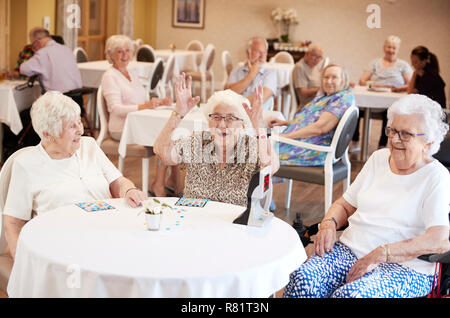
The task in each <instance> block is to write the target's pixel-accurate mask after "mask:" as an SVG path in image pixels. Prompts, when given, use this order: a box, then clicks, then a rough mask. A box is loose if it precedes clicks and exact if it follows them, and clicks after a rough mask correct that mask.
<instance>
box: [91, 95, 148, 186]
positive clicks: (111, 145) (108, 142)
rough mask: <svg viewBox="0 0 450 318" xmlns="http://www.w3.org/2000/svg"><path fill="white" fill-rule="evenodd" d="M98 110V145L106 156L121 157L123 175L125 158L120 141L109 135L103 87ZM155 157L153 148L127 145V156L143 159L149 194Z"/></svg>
mask: <svg viewBox="0 0 450 318" xmlns="http://www.w3.org/2000/svg"><path fill="white" fill-rule="evenodd" d="M97 109H98V114H99V117H100V133H99V135H98V137H97V144H98V145H99V146H100V148H101V149H102V150H103V152H104V153H105V154H106V155H113V156H117V155H118V156H119V161H118V168H119V170H120V172H122V173H123V166H124V161H125V158H123V157H121V156H120V154H119V150H118V149H119V143H120V142H119V141H117V140H114V139H112V138H111V136H110V135H109V130H108V122H109V111H108V108H107V105H106V101H105V99H104V98H103V93H102V87H101V86H99V88H98V94H97ZM153 155H154V152H153V148H152V147H145V146H140V145H127V156H129V157H141V158H142V191H143V192H144V193H148V173H149V164H150V157H151V156H153Z"/></svg>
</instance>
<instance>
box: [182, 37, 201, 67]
mask: <svg viewBox="0 0 450 318" xmlns="http://www.w3.org/2000/svg"><path fill="white" fill-rule="evenodd" d="M186 50H188V51H198V52H203V51H204V50H205V49H204V46H203V43H202V42H200V41H199V40H192V41H189V43H188V44H187V45H186ZM201 63H202V55H201V54H197V58H196V60H195V64H196V71H197V70H198V68H199V67H200V64H201Z"/></svg>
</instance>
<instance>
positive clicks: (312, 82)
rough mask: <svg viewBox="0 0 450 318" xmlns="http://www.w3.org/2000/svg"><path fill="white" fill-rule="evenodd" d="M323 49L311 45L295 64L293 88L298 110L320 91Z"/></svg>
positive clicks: (316, 45) (317, 45)
mask: <svg viewBox="0 0 450 318" xmlns="http://www.w3.org/2000/svg"><path fill="white" fill-rule="evenodd" d="M324 64H325V62H324V59H323V49H322V47H321V46H320V45H319V44H317V43H313V44H310V45H309V46H308V51H307V52H306V53H305V56H304V57H303V58H302V59H301V60H300V61H298V62H297V64H295V67H294V70H293V72H294V74H293V80H294V87H295V91H296V95H297V101H298V102H299V103H298V110H300V109H301V108H303V106H305V105H306V104H308V103H309V102H310V101H311V100H312V99H313V98H314V97H315V96H316V94H317V92H318V91H319V89H320V86H321V85H320V78H321V75H322V70H323V68H324V67H325V66H326V65H324Z"/></svg>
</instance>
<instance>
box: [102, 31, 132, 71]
mask: <svg viewBox="0 0 450 318" xmlns="http://www.w3.org/2000/svg"><path fill="white" fill-rule="evenodd" d="M125 44H128V47H129V48H130V49H131V50H133V53H134V43H133V41H132V40H131V39H130V37H128V36H126V35H122V34H118V35H112V36H110V37H109V38H108V40H106V45H105V55H106V59H107V60H108V62H109V63H110V64H113V63H114V62H113V60H112V58H111V54H112V53H113V52H114V51H115V50H116V49H117V48H120V47H124V46H125Z"/></svg>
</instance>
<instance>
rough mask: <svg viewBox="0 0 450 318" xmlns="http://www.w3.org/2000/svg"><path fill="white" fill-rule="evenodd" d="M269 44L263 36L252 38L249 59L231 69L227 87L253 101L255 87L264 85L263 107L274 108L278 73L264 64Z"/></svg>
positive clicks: (248, 52) (248, 51) (249, 44)
mask: <svg viewBox="0 0 450 318" xmlns="http://www.w3.org/2000/svg"><path fill="white" fill-rule="evenodd" d="M267 49H268V44H267V41H266V39H264V38H262V37H254V38H252V39H250V41H249V43H248V46H247V51H246V53H247V61H246V62H245V64H244V65H242V66H239V67H237V68H235V69H234V70H232V71H231V74H230V77H229V79H228V84H227V85H226V86H225V89H231V90H233V91H235V92H236V93H238V94H240V95H243V96H244V97H247V98H248V100H249V101H250V103H252V102H253V98H254V95H253V94H254V92H255V88H256V87H257V86H258V85H259V84H261V85H262V86H263V102H264V104H263V108H264V109H266V110H271V109H273V105H274V102H273V99H274V93H275V92H276V91H277V76H276V73H275V72H274V71H273V70H271V69H268V68H266V67H265V66H264V63H265V62H266V60H267Z"/></svg>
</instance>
